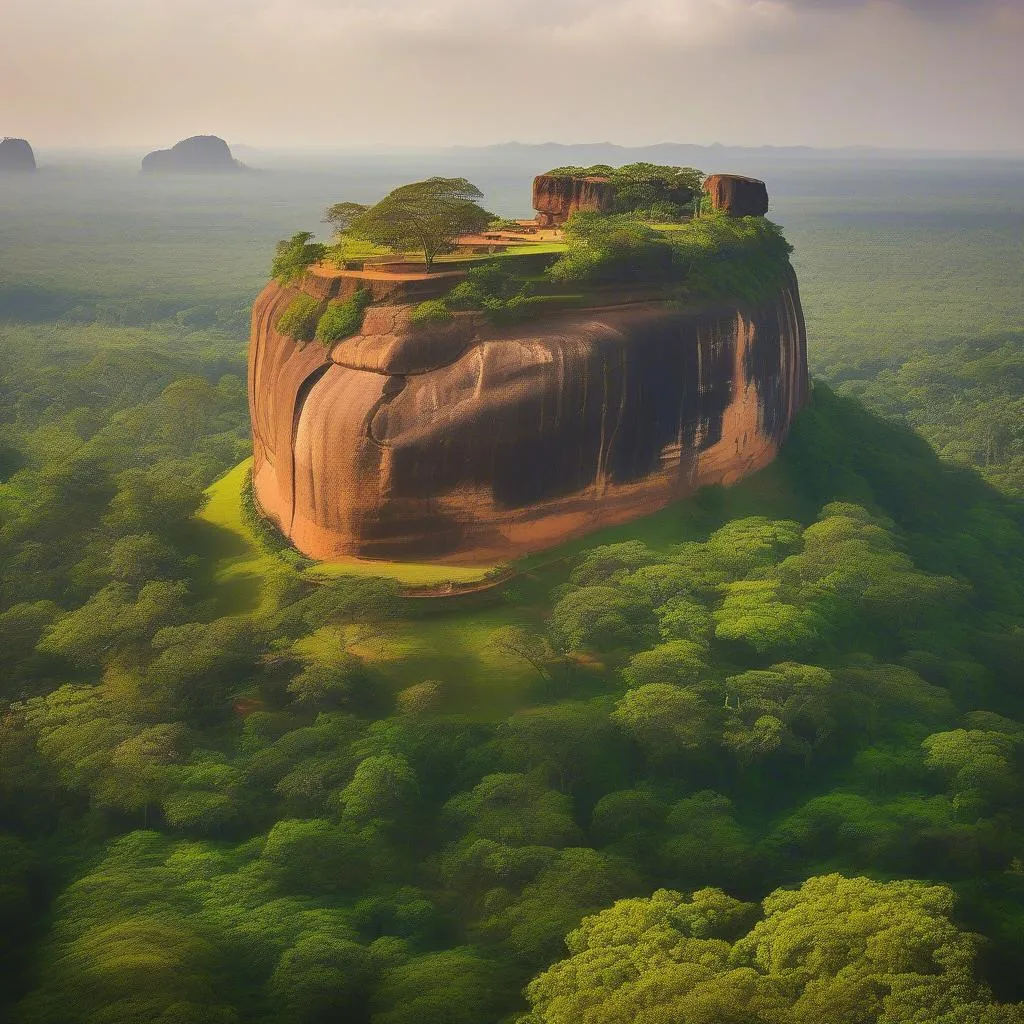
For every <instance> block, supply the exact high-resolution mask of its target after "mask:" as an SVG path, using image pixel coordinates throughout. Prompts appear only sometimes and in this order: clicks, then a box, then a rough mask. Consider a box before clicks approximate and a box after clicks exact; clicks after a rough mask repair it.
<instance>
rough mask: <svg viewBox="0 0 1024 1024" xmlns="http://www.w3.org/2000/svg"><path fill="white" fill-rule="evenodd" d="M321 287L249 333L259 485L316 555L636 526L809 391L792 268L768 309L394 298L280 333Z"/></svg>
mask: <svg viewBox="0 0 1024 1024" xmlns="http://www.w3.org/2000/svg"><path fill="white" fill-rule="evenodd" d="M340 283H342V284H343V285H344V287H345V288H347V289H351V288H353V287H355V286H356V285H357V284H358V282H356V281H353V280H343V281H340ZM324 284H325V281H324V280H320V279H318V278H317V276H316V275H315V274H307V276H306V278H304V279H303V281H302V282H301V284H300V285H299V287H298V288H297V287H294V286H290V287H282V286H281V285H278V284H276V283H273V282H272V283H271V284H269V285H267V287H266V288H265V289H264V290H263V292H262V294H261V295H260V296H259V298H258V299H257V301H256V304H255V306H254V308H253V321H252V338H251V341H250V346H249V407H250V412H251V415H252V424H253V451H254V462H253V484H254V488H255V495H256V498H257V501H258V502H259V504H260V506H261V507H262V509H263V510H264V512H265V513H266V514H267V515H268V516H269V517H270V518H271V519H273V521H274V522H276V523H277V524H278V526H279V527H280V529H281V531H282V532H283V533H284V534H285V535H286V536H287V537H289V538H290V539H291V541H292V543H293V544H294V545H295V546H296V547H297V548H298V549H299V550H300V551H302V552H304V553H305V554H307V555H309V556H311V557H313V558H317V559H324V560H328V559H332V558H339V557H343V556H352V555H355V556H361V557H367V558H387V559H399V560H408V561H417V560H423V559H432V560H435V561H447V562H452V563H465V564H474V563H476V564H479V563H481V562H486V561H499V560H505V559H510V558H515V557H518V556H521V555H524V554H527V553H529V552H533V551H538V550H541V549H543V548H547V547H551V546H553V545H555V544H559V543H561V542H563V541H566V540H569V539H571V538H573V537H579V536H582V535H584V534H586V533H589V532H591V531H593V530H596V529H599V528H601V527H604V526H610V525H613V524H616V523H622V522H626V521H628V520H630V519H633V518H636V517H638V516H642V515H646V514H649V513H650V512H653V511H655V510H656V509H659V508H661V507H663V506H665V505H667V504H669V503H670V502H672V501H675V500H677V499H678V498H681V497H684V496H685V495H687V494H690V493H692V492H693V491H694V490H696V489H697V488H699V487H701V486H703V485H706V484H712V483H720V484H725V485H728V484H732V483H735V482H736V481H737V480H739V479H741V478H742V477H744V476H745V475H746V474H748V473H751V472H753V471H754V470H756V469H759V468H760V467H762V466H764V465H766V464H767V463H769V462H770V461H771V460H772V459H773V458H774V457H775V453H776V452H777V450H778V448H779V446H780V445H781V443H782V441H783V439H784V438H785V436H786V434H787V431H788V430H789V426H790V423H791V421H792V419H793V417H794V415H795V414H796V412H797V410H798V409H799V408H800V407H801V406H802V404H803V403H804V401H805V398H806V395H807V362H806V341H805V330H804V320H803V313H802V311H801V307H800V298H799V293H798V288H797V282H796V276H795V275H794V274H792V273H791V274H790V278H789V280H788V282H787V283H786V284H785V285H784V286H783V287H782V288H781V289H780V290H779V291H778V293H777V294H775V295H774V296H773V297H771V298H769V299H768V300H766V301H765V302H763V303H762V304H760V305H758V306H756V307H750V306H748V305H746V304H744V303H742V302H735V303H724V304H716V305H714V306H708V307H707V308H704V309H694V310H681V309H678V308H673V307H672V306H671V305H670V304H668V303H666V302H663V301H655V300H651V299H650V297H648V298H646V299H644V298H643V297H642V296H629V295H626V294H623V295H610V296H609V297H608V304H607V305H602V306H599V307H594V308H588V309H579V310H568V311H563V312H561V313H557V314H551V315H549V316H547V317H545V318H544V319H543V320H541V321H538V322H534V323H527V324H522V325H518V326H515V327H507V328H496V327H492V326H490V325H489V324H487V323H486V322H485V321H484V320H483V318H482V317H481V316H480V315H479V314H477V313H472V312H464V313H456V314H455V315H454V317H453V318H452V319H451V320H450V321H448V322H445V323H441V324H433V325H429V326H426V327H415V326H414V325H412V324H411V323H410V319H409V315H410V312H411V311H412V309H413V308H414V303H415V301H416V300H417V299H418V296H417V297H416V298H414V299H413V300H412V301H410V300H409V298H408V297H406V298H405V299H404V300H403V297H402V296H401V295H397V294H396V295H394V296H393V297H392V298H390V299H385V300H384V304H381V305H374V306H371V307H370V309H368V310H367V313H366V318H365V321H364V323H363V327H362V330H361V332H360V333H359V334H358V335H356V336H355V337H351V338H348V339H346V340H344V341H340V342H337V343H335V344H334V345H332V346H329V347H325V346H323V345H321V344H319V343H318V342H310V343H307V344H303V343H300V342H296V341H293V340H292V339H291V338H288V337H285V336H284V335H282V334H281V333H280V332H278V330H277V322H278V319H279V318H280V316H281V314H282V312H283V311H284V310H285V309H286V308H287V306H288V305H289V303H290V302H291V301H292V300H293V299H294V298H295V297H296V295H298V294H299V292H300V291H302V292H305V293H307V294H312V295H314V297H316V298H317V299H319V300H320V301H326V299H327V298H328V292H327V291H325V290H324ZM334 294H338V293H337V292H335V293H334Z"/></svg>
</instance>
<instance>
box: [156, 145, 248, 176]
mask: <svg viewBox="0 0 1024 1024" xmlns="http://www.w3.org/2000/svg"><path fill="white" fill-rule="evenodd" d="M242 167H243V165H242V164H241V163H239V161H237V160H236V159H235V158H234V157H233V156H232V155H231V149H230V148H229V146H228V144H227V143H226V142H225V141H224V140H223V139H221V138H218V137H217V136H216V135H193V136H192V138H190V139H182V141H181V142H178V143H176V144H175V145H173V146H172V147H171V148H170V149H158V150H155V151H154V152H152V153H149V154H147V155H146V156H145V157H144V158H143V160H142V171H143V173H144V174H220V173H224V172H236V171H240V170H242Z"/></svg>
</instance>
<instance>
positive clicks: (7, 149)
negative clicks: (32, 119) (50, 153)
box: [0, 137, 36, 172]
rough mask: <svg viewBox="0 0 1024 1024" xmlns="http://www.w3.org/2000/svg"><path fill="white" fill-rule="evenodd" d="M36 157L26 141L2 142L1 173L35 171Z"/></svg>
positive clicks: (0, 147) (0, 148) (5, 140)
mask: <svg viewBox="0 0 1024 1024" xmlns="http://www.w3.org/2000/svg"><path fill="white" fill-rule="evenodd" d="M35 169H36V157H35V154H34V153H33V152H32V147H31V146H30V145H29V144H28V142H27V140H25V139H12V138H9V137H5V138H4V139H2V140H0V171H21V172H24V171H34V170H35Z"/></svg>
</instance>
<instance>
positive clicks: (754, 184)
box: [704, 174, 768, 217]
mask: <svg viewBox="0 0 1024 1024" xmlns="http://www.w3.org/2000/svg"><path fill="white" fill-rule="evenodd" d="M704 191H705V192H707V194H708V195H709V196H710V197H711V205H712V206H713V207H714V208H715V209H716V210H724V211H725V212H726V213H727V214H729V216H730V217H763V216H764V215H765V214H766V213H767V212H768V188H767V186H766V185H765V183H764V182H763V181H761V180H760V179H758V178H744V177H742V176H741V175H739V174H712V175H711V177H710V178H708V179H707V180H706V181H705V182H704Z"/></svg>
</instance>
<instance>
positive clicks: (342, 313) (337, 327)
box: [316, 288, 371, 345]
mask: <svg viewBox="0 0 1024 1024" xmlns="http://www.w3.org/2000/svg"><path fill="white" fill-rule="evenodd" d="M370 302H371V297H370V292H369V290H368V289H366V288H357V289H356V291H355V292H353V294H352V295H351V296H350V297H349V298H347V299H335V300H334V301H332V302H328V303H327V308H326V309H325V310H324V311H323V315H322V316H321V317H320V318H319V320H318V322H317V324H316V340H317V341H319V342H322V343H323V344H324V345H330V344H332V343H333V342H336V341H342V340H343V339H344V338H348V337H351V336H352V335H353V334H358V333H359V331H360V330H361V329H362V326H363V316H364V314H365V313H366V309H367V307H368V306H369V305H370Z"/></svg>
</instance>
